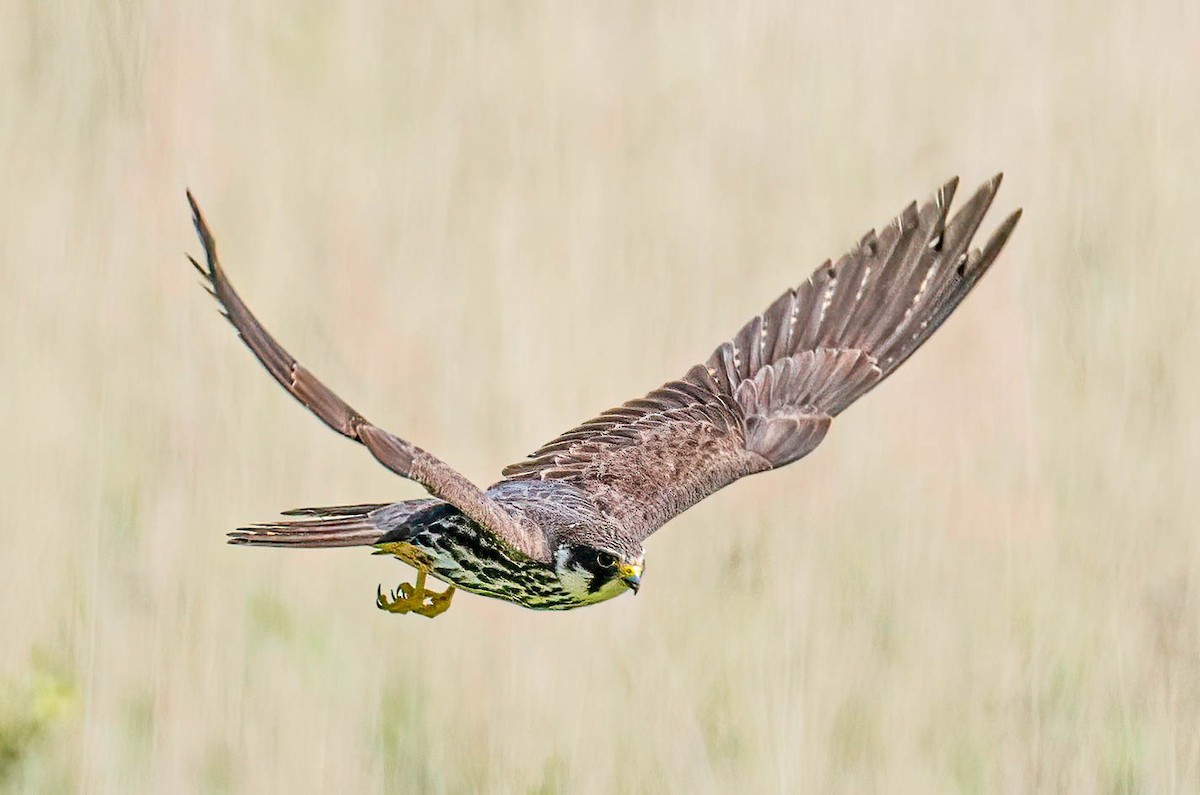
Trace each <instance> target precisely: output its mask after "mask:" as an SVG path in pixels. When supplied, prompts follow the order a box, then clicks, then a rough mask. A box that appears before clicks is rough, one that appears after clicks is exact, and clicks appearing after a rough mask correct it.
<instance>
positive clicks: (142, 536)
mask: <svg viewBox="0 0 1200 795" xmlns="http://www.w3.org/2000/svg"><path fill="white" fill-rule="evenodd" d="M807 5H808V6H810V7H808V8H801V7H798V6H797V4H793V3H783V2H763V3H755V4H752V5H750V6H746V5H743V4H733V3H705V4H673V3H654V4H647V3H596V4H592V5H591V6H590V7H589V6H583V5H577V4H561V3H553V4H551V3H547V4H544V5H524V4H523V5H519V6H518V5H509V4H492V3H480V4H478V5H467V4H463V3H445V4H443V3H439V4H428V5H425V6H421V7H416V6H409V5H408V4H399V3H391V2H374V3H347V4H338V5H335V4H323V3H315V2H304V3H258V4H243V3H225V2H209V3H205V4H199V3H195V4H193V3H187V4H182V3H181V4H178V6H179V7H176V8H162V7H158V6H156V5H155V4H152V3H147V2H138V0H126V1H125V2H119V3H118V2H110V3H79V2H60V3H50V2H35V1H34V0H10V2H6V3H4V4H0V162H2V163H3V167H2V169H0V173H2V178H0V180H2V181H0V185H2V187H0V217H2V218H3V221H0V285H2V287H3V289H2V290H0V302H2V303H0V310H2V311H0V332H2V333H0V365H2V372H3V373H4V383H5V385H4V387H3V389H2V391H0V396H2V398H3V409H4V410H3V411H2V412H0V439H3V440H4V446H5V455H4V456H3V457H2V458H0V480H2V482H3V483H4V484H5V488H4V495H5V501H4V502H5V511H4V513H5V517H4V520H3V522H4V524H3V530H2V532H3V536H2V550H3V553H2V555H0V583H3V586H2V588H3V599H2V600H0V630H2V635H3V640H2V641H0V788H2V787H5V786H8V787H13V788H16V789H17V790H26V791H34V792H50V791H64V790H67V789H79V790H84V791H97V792H101V791H103V792H135V791H143V792H169V791H181V790H190V791H205V792H216V791H222V790H228V791H237V792H253V791H292V792H295V791H310V792H316V791H343V792H349V791H364V790H370V791H380V790H386V791H391V792H398V791H432V792H460V791H470V790H477V791H490V792H505V791H510V792H526V791H536V792H555V791H572V792H610V791H622V792H661V791H664V790H676V791H697V790H699V791H705V790H707V791H729V790H731V789H734V788H738V789H742V790H749V791H823V792H827V791H873V790H881V791H891V792H919V791H925V792H929V791H964V792H997V791H1000V792H1013V791H1046V792H1055V791H1063V792H1134V791H1144V792H1169V791H1197V790H1200V664H1198V660H1200V547H1198V545H1197V542H1196V536H1197V520H1196V515H1197V509H1198V508H1200V504H1198V502H1200V498H1198V496H1197V494H1198V490H1197V482H1196V481H1197V472H1200V429H1198V428H1197V423H1196V421H1195V414H1196V410H1197V403H1196V397H1195V394H1196V391H1197V387H1198V386H1200V383H1198V382H1197V377H1196V375H1195V371H1196V363H1197V361H1198V358H1197V340H1198V339H1200V298H1198V296H1200V267H1198V263H1197V261H1196V260H1197V254H1196V251H1195V246H1194V244H1193V243H1192V236H1193V234H1192V233H1193V232H1194V229H1193V227H1192V226H1191V225H1192V224H1193V223H1195V219H1196V218H1197V217H1198V215H1200V190H1198V187H1197V180H1196V177H1197V174H1200V143H1198V141H1200V139H1198V137H1197V133H1196V131H1197V129H1200V92H1197V91H1196V86H1197V85H1198V84H1200V49H1198V48H1197V42H1198V41H1200V10H1198V8H1200V7H1198V6H1197V5H1196V4H1194V3H1191V4H1185V3H1169V2H1159V3H1154V4H1150V5H1148V6H1146V7H1143V8H1140V9H1137V10H1135V6H1134V4H1130V3H1107V4H1106V3H1095V2H1090V1H1089V2H1084V0H1071V2H1065V3H1052V4H1046V3H1041V2H1024V3H1020V4H1000V5H997V7H994V8H988V7H984V6H982V5H981V4H979V3H976V2H962V3H959V4H957V5H955V6H952V7H943V4H940V3H933V2H917V3H874V4H867V3H834V2H826V3H820V4H816V3H810V4H807ZM1000 168H1003V169H1004V170H1006V171H1007V172H1008V180H1007V182H1006V184H1005V187H1004V189H1003V190H1002V193H1001V199H1000V202H999V204H1000V209H1002V210H1006V209H1008V208H1010V207H1013V206H1017V205H1023V206H1025V208H1026V215H1025V219H1024V220H1023V221H1022V224H1021V226H1020V228H1019V229H1018V231H1017V234H1016V236H1015V238H1014V240H1013V242H1012V244H1011V245H1010V248H1009V250H1008V251H1007V253H1006V254H1005V255H1004V256H1003V258H1002V260H1001V262H1000V264H999V267H998V268H997V271H996V272H995V274H994V275H992V276H990V277H989V278H988V279H987V280H986V281H985V283H984V284H983V285H982V287H981V289H980V290H979V291H978V293H977V294H976V295H975V296H973V297H972V298H971V299H970V300H969V301H968V302H967V303H966V305H965V306H964V308H963V309H962V311H960V312H959V314H958V315H957V316H956V317H955V319H954V320H953V321H951V323H950V324H949V326H948V327H947V329H946V330H945V331H944V332H943V333H941V334H939V336H938V337H937V338H936V341H935V342H933V343H932V344H931V345H930V346H929V347H928V348H927V349H926V350H924V351H922V353H921V354H920V355H918V356H917V357H916V358H915V359H914V360H913V362H912V363H911V364H910V365H908V366H906V367H905V369H904V370H903V371H902V372H901V374H900V375H898V376H897V377H896V378H895V379H893V380H892V381H891V382H889V383H888V384H887V385H886V386H885V387H884V388H882V389H880V390H879V391H877V392H875V393H874V394H872V395H871V396H870V398H869V399H867V400H866V401H864V402H863V403H862V404H861V405H859V406H857V407H856V408H854V409H853V410H852V411H850V412H849V413H848V415H847V416H846V417H845V418H844V419H843V420H841V421H839V423H838V424H837V427H836V429H835V430H834V431H833V433H832V434H831V435H830V438H829V439H828V441H827V442H826V443H825V445H824V446H822V448H821V449H820V450H819V451H818V452H817V453H816V454H815V455H813V456H812V457H811V458H810V459H808V460H806V461H804V462H802V463H801V464H799V465H796V466H794V467H791V468H789V469H786V470H784V471H782V472H777V473H772V474H769V475H764V476H760V477H758V478H753V479H751V480H749V481H747V482H744V483H741V484H739V485H738V486H736V487H735V488H732V489H730V490H728V491H726V492H723V493H722V494H720V495H719V496H718V497H716V498H714V499H711V500H709V501H707V502H705V503H704V504H702V505H701V506H699V507H697V508H696V509H694V510H693V511H691V512H689V513H688V514H687V515H685V516H684V517H683V518H681V519H679V520H677V521H676V522H675V523H674V524H673V525H671V526H670V528H669V529H668V530H666V531H665V532H663V533H661V534H660V535H659V536H657V537H655V539H654V540H653V543H652V544H651V547H650V556H649V557H650V569H649V575H648V579H647V581H646V587H645V588H644V589H643V593H642V595H640V596H639V597H638V598H637V599H632V598H625V599H621V600H618V601H617V602H614V603H610V604H608V605H605V606H601V607H597V608H592V609H589V610H583V611H578V612H575V613H570V614H565V615H541V614H534V613H528V612H523V611H521V610H518V609H516V608H513V607H510V606H506V605H503V604H500V603H495V602H489V601H487V600H483V599H477V598H469V597H463V598H461V599H460V600H459V601H458V603H457V604H456V606H455V609H454V610H453V611H452V612H451V613H449V614H448V615H447V616H445V617H443V618H442V619H439V620H438V621H436V622H432V623H430V622H426V621H423V620H420V619H415V618H414V619H406V618H397V617H392V616H385V615H382V614H380V613H378V612H377V611H375V610H374V609H373V607H372V605H371V600H372V595H373V592H374V588H375V584H376V582H379V581H382V582H384V583H387V584H389V585H390V584H394V582H395V581H396V580H397V579H398V578H400V577H403V576H404V575H405V573H406V572H405V571H403V570H402V569H401V567H399V566H396V565H395V564H393V563H390V562H387V561H383V560H381V559H379V558H374V559H373V558H370V557H368V556H366V555H365V554H362V553H361V552H357V551H347V552H330V553H308V554H306V553H280V552H258V551H247V550H242V549H233V548H228V547H226V546H224V545H223V544H222V533H223V532H224V531H225V530H227V529H229V528H231V527H232V526H234V525H235V524H237V523H239V522H243V521H247V520H254V519H262V518H267V517H269V516H271V515H273V512H274V511H275V510H277V509H281V508H289V507H294V506H297V505H311V504H326V503H336V502H339V501H355V502H356V501H362V500H386V499H391V498H404V497H411V496H416V495H417V494H418V493H419V491H418V489H417V488H416V487H414V486H413V485H411V484H406V483H404V482H401V481H398V480H395V479H393V478H390V477H389V476H388V475H387V473H385V472H383V471H382V470H380V469H379V468H378V467H376V466H375V465H374V464H373V463H372V462H371V461H370V460H369V457H368V456H367V455H365V454H364V453H363V452H362V451H361V450H358V449H355V448H354V447H353V446H351V445H349V444H347V443H344V442H343V441H341V440H339V439H338V438H337V437H336V436H335V435H334V434H332V433H329V432H328V431H325V430H323V429H321V428H320V427H319V426H318V424H317V422H316V421H315V420H313V419H312V418H311V417H309V416H307V415H306V414H305V413H304V412H303V411H302V410H301V409H299V408H298V407H297V406H295V405H293V404H292V402H291V401H290V400H288V399H287V397H286V396H284V395H283V394H282V393H281V392H280V391H279V390H278V389H277V388H276V387H275V386H274V385H273V384H271V383H270V381H269V379H268V378H266V377H265V376H264V374H263V373H262V372H261V371H260V370H259V369H258V367H257V365H255V364H254V363H253V362H252V360H251V359H250V357H249V355H248V354H247V353H246V352H245V351H244V350H243V349H242V348H241V347H240V346H239V345H238V343H237V342H236V340H235V339H234V338H233V336H232V334H231V333H230V332H229V329H228V328H226V327H225V326H224V325H223V323H222V322H221V321H220V319H219V318H218V317H217V315H216V313H215V311H214V309H213V306H212V305H211V303H210V302H209V301H208V300H207V299H206V298H205V297H204V295H203V293H202V292H201V291H200V289H199V288H198V287H197V286H196V284H195V281H196V280H195V279H194V277H193V274H192V273H191V272H190V269H189V268H188V267H187V266H186V264H185V262H184V259H183V257H182V252H183V250H185V249H190V250H192V251H195V250H196V243H195V242H194V239H193V237H192V234H191V231H190V229H189V227H188V216H187V211H186V205H185V203H184V200H183V190H184V187H185V186H191V187H192V188H193V190H195V191H196V192H197V194H198V196H199V197H200V199H201V200H202V202H203V203H204V205H205V207H206V209H207V211H208V214H209V216H210V220H211V221H212V223H213V225H214V227H215V230H216V232H217V234H218V237H219V238H220V240H221V243H222V247H223V253H224V256H225V260H226V263H227V266H228V268H229V270H230V272H231V275H232V276H233V278H234V280H235V282H236V283H237V284H238V285H239V287H240V288H241V290H242V291H243V293H244V294H245V295H246V297H247V300H248V301H249V302H250V304H251V305H252V306H254V307H255V308H256V309H258V311H259V313H260V315H261V316H262V317H263V319H264V321H265V322H266V324H267V325H268V327H270V328H272V329H274V330H275V331H276V332H277V333H278V335H279V336H280V337H281V339H282V340H283V341H284V342H285V343H286V344H287V345H288V346H289V347H290V348H291V349H292V350H293V351H295V352H296V353H297V354H298V355H299V356H301V358H302V359H303V360H304V361H305V362H306V363H307V364H308V365H309V366H310V367H311V368H312V369H313V370H315V371H316V372H318V373H319V374H321V375H322V376H323V377H325V378H326V379H327V380H328V381H329V382H330V383H331V384H333V385H334V386H335V387H336V388H338V389H339V391H341V392H342V393H343V394H345V395H346V396H348V397H349V398H350V400H351V401H352V402H353V403H354V405H356V406H357V407H359V408H360V409H362V410H363V411H364V412H366V413H367V414H368V415H369V416H372V417H373V418H376V419H377V420H379V421H380V422H381V423H382V424H384V425H385V426H388V427H391V428H394V429H396V430H397V431H400V432H402V433H403V434H404V435H405V436H408V437H409V438H411V439H413V440H414V441H416V442H417V443H419V444H422V445H425V446H427V447H429V448H430V449H432V450H434V451H436V452H438V453H439V454H441V455H443V456H444V457H445V458H446V459H447V460H448V461H450V462H452V463H454V464H456V465H459V466H461V467H462V468H464V470H465V471H466V472H468V473H469V474H470V475H472V476H473V477H475V478H477V479H478V480H480V481H487V480H488V478H489V476H491V475H492V474H494V473H495V472H497V471H498V469H499V468H500V466H502V465H503V464H505V463H507V462H509V461H511V460H515V459H516V458H518V457H519V456H520V455H522V454H524V453H526V452H528V451H529V450H530V449H531V448H532V447H533V446H534V445H535V444H536V443H538V442H541V441H543V440H544V439H546V438H547V437H549V436H552V435H553V434H554V433H556V432H557V431H559V430H561V429H562V428H564V427H566V426H567V425H569V424H571V423H573V422H575V421H577V420H580V419H582V418H584V417H585V416H588V415H590V414H592V413H594V412H595V411H597V410H599V409H602V408H605V407H607V406H609V405H611V404H613V403H616V402H619V401H620V400H623V399H625V398H627V397H630V396H633V395H635V394H639V393H641V392H643V391H645V390H646V389H647V388H649V387H652V386H654V385H657V384H658V383H661V382H662V381H663V380H664V379H666V378H668V377H670V376H673V375H675V374H677V373H679V372H682V370H683V369H684V368H685V367H686V366H687V365H689V364H691V363H692V362H694V361H696V360H697V359H699V358H701V357H702V356H704V355H706V354H707V353H708V351H709V349H710V347H711V345H712V344H714V343H716V342H717V341H719V340H720V339H722V338H724V337H725V336H727V335H728V334H729V333H731V332H732V331H733V330H734V329H736V328H737V327H738V325H739V324H740V323H741V322H742V321H743V320H744V319H745V318H746V317H748V316H749V315H750V314H752V313H753V312H755V311H757V310H759V309H760V308H762V307H763V306H765V304H766V303H767V301H769V300H770V299H771V298H772V297H774V296H775V295H776V294H778V292H779V291H780V290H781V289H783V287H784V286H785V285H787V284H789V283H795V282H797V281H799V280H800V279H801V278H803V277H804V276H806V275H807V273H808V272H809V271H810V269H811V268H812V267H814V266H815V265H816V264H817V263H818V262H820V260H822V259H823V258H824V257H826V256H830V255H834V254H837V253H839V252H840V251H842V250H844V249H845V248H846V247H847V246H848V245H849V244H850V243H851V242H852V241H854V240H856V239H857V237H858V235H859V234H860V233H861V232H863V231H864V230H865V229H866V227H867V226H869V225H871V224H881V223H883V222H884V221H885V220H886V219H887V218H888V216H889V215H890V214H891V213H893V212H895V211H896V210H898V209H899V208H900V206H901V205H902V204H903V203H904V202H905V201H907V200H908V199H909V198H912V197H919V196H922V195H924V194H925V193H927V192H928V191H929V190H931V189H932V188H933V187H934V186H935V185H936V184H937V183H938V182H939V181H940V180H942V179H943V178H945V177H946V176H948V175H949V174H952V173H956V172H961V173H962V174H963V177H964V179H965V180H966V181H967V182H968V183H972V184H973V183H975V182H977V181H979V180H981V179H983V178H985V177H987V176H989V175H990V173H991V172H992V171H993V170H996V169H1000Z"/></svg>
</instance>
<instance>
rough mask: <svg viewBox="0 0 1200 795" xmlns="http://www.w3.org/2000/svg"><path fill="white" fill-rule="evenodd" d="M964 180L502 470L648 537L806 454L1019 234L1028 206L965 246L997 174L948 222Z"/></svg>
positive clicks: (988, 202) (912, 348)
mask: <svg viewBox="0 0 1200 795" xmlns="http://www.w3.org/2000/svg"><path fill="white" fill-rule="evenodd" d="M957 186H958V180H957V179H952V180H950V181H949V182H947V183H946V184H945V185H943V186H942V187H941V188H940V189H939V190H938V191H937V192H936V193H935V194H934V195H933V196H932V197H931V198H930V199H929V200H928V201H926V202H925V203H924V204H922V205H918V204H916V203H915V202H914V203H911V204H909V205H908V206H907V207H905V208H904V210H902V211H901V213H900V215H899V216H897V217H896V219H895V220H894V221H893V222H892V223H891V224H889V225H888V226H886V227H885V228H884V229H883V231H882V232H880V233H878V234H876V233H875V232H874V231H872V232H868V233H867V234H866V235H864V236H863V237H862V238H861V239H860V241H859V243H858V245H856V246H855V247H854V248H853V249H851V250H850V251H849V252H848V253H846V254H845V255H844V256H842V257H841V258H839V259H838V260H837V261H836V263H831V262H830V261H828V260H827V261H826V262H825V263H824V264H823V265H821V267H819V268H817V270H816V271H814V272H813V274H812V275H811V276H810V277H809V278H808V279H807V280H806V281H805V282H803V283H801V284H800V286H799V287H797V288H795V289H793V290H788V291H786V292H784V293H783V294H782V295H780V296H779V297H778V298H776V299H775V300H774V301H773V302H772V303H771V304H770V306H768V307H767V308H766V310H765V311H764V312H763V313H762V314H761V315H758V316H756V317H754V318H752V319H751V320H750V321H749V322H748V323H746V324H745V325H743V326H742V328H741V329H739V330H738V332H737V333H736V334H734V335H733V337H732V338H731V339H730V340H729V341H728V342H724V343H721V344H720V345H718V346H717V348H716V350H714V351H713V353H712V355H711V356H710V357H709V358H708V360H707V361H706V362H705V363H704V364H703V365H696V366H694V367H692V368H691V369H690V370H688V372H687V373H686V374H685V375H684V377H683V378H681V379H679V380H677V381H671V382H668V383H667V384H664V385H663V386H662V387H659V388H658V389H656V390H654V391H652V392H651V393H650V394H648V395H647V396H646V397H644V398H638V399H635V400H631V401H629V402H628V403H625V404H624V405H622V406H619V407H617V408H614V409H609V410H607V411H605V412H602V413H601V414H600V415H599V416H598V417H597V418H595V419H592V420H589V421H587V422H585V423H583V424H582V425H579V426H577V427H576V428H573V429H572V430H570V431H567V432H566V433H564V434H562V435H561V436H558V437H557V438H555V439H553V440H551V441H550V442H548V443H547V444H545V445H543V446H542V447H540V448H539V449H538V450H536V451H535V452H534V453H532V454H531V455H530V456H529V458H527V459H526V460H525V461H522V462H519V463H517V464H513V465H512V466H510V467H508V468H506V469H505V470H504V475H505V478H506V479H507V480H521V479H562V480H567V481H570V482H571V483H573V484H574V485H576V486H579V487H581V488H582V489H584V490H585V491H586V492H587V493H588V494H589V495H590V496H591V498H592V500H593V502H594V503H595V504H596V506H597V507H598V508H599V509H600V510H602V511H603V512H605V513H606V514H608V515H609V516H610V517H612V518H613V519H615V520H616V521H618V522H619V523H621V524H622V525H623V526H624V528H625V530H626V532H628V533H629V534H630V535H632V536H634V537H636V538H639V539H640V538H645V537H646V536H648V535H649V534H650V533H652V532H654V530H656V529H657V528H658V527H659V526H661V525H662V524H663V523H664V522H666V521H668V520H669V519H671V518H672V517H673V516H675V515H677V514H678V513H680V512H681V511H684V510H686V509H687V508H689V507H690V506H691V505H693V504H695V503H696V502H698V501H699V500H701V499H703V498H704V497H706V496H708V495H709V494H711V493H713V492H714V491H716V490H718V489H720V488H722V487H724V486H726V485H728V484H729V483H731V482H733V481H734V480H737V479H738V478H740V477H744V476H746V475H749V474H753V473H755V472H761V471H763V470H765V469H771V468H775V467H780V466H784V465H786V464H789V463H791V462H792V461H795V460H797V459H799V458H802V457H803V456H805V455H807V454H808V453H809V452H811V451H812V450H813V449H814V448H815V447H817V445H819V444H820V443H821V440H822V439H824V437H825V434H826V432H827V431H828V430H829V426H830V424H831V422H832V420H833V418H834V417H836V416H837V415H838V414H840V413H841V412H842V411H844V410H845V409H846V408H847V407H848V406H849V405H850V404H851V403H853V402H854V401H855V400H857V399H858V398H859V397H861V396H862V395H864V394H865V393H867V392H868V391H870V390H871V389H872V388H874V387H875V386H876V385H877V384H879V383H880V382H881V381H882V380H883V379H884V378H886V377H887V376H888V375H889V374H890V373H891V372H893V371H894V370H895V369H896V367H898V366H899V365H900V364H901V363H902V362H903V361H904V360H905V359H907V358H908V356H910V355H912V353H913V352H914V351H915V350H916V349H917V348H919V347H920V346H921V344H923V343H924V342H925V340H926V339H928V338H929V336H930V335H931V334H932V333H933V331H934V330H936V329H937V327H938V326H939V325H941V323H942V322H943V321H945V319H946V318H947V317H948V316H949V314H950V313H951V312H952V311H953V310H954V309H955V307H957V306H958V304H959V303H960V302H961V301H962V299H963V298H965V297H966V295H967V293H968V292H970V290H971V288H973V287H974V286H975V284H977V283H978V281H979V279H980V278H981V277H982V276H983V274H984V273H985V272H986V271H987V269H988V268H989V267H990V265H991V264H992V262H993V261H994V260H995V258H996V256H997V254H999V252H1000V249H1001V248H1003V246H1004V244H1005V242H1006V241H1007V240H1008V237H1009V235H1011V233H1012V230H1013V227H1014V226H1015V225H1016V222H1017V220H1018V219H1019V218H1020V211H1019V210H1018V211H1016V212H1015V213H1013V214H1012V215H1010V216H1009V217H1008V218H1007V219H1005V221H1004V222H1003V223H1002V224H1001V225H1000V227H999V229H998V230H997V231H996V232H995V233H994V234H993V235H992V237H991V238H990V239H989V240H988V242H987V243H986V244H985V245H984V247H983V249H982V250H975V251H974V252H972V253H969V254H968V253H966V252H967V251H968V248H969V246H970V243H971V239H972V237H973V236H974V234H975V232H976V231H977V230H978V228H979V225H980V223H981V222H982V220H983V217H984V215H985V214H986V212H987V210H988V208H989V207H990V205H991V203H992V199H993V198H994V196H995V194H996V191H997V189H998V188H999V187H1000V175H997V176H996V177H994V178H993V179H991V180H989V181H988V182H986V183H985V184H984V185H983V186H981V187H980V188H979V189H978V190H977V191H976V192H975V194H974V195H973V196H972V197H971V198H970V199H968V200H967V202H966V203H965V204H964V205H963V207H962V209H960V210H959V211H958V212H957V213H956V214H955V215H954V216H953V217H952V218H951V219H950V220H949V221H947V214H948V212H949V209H950V205H951V202H952V201H953V198H954V193H955V190H956V188H957Z"/></svg>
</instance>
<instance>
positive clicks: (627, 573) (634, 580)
mask: <svg viewBox="0 0 1200 795" xmlns="http://www.w3.org/2000/svg"><path fill="white" fill-rule="evenodd" d="M617 574H618V575H620V577H621V582H623V583H625V585H626V587H627V588H629V590H631V591H633V592H634V593H635V594H636V593H637V592H638V586H639V585H641V582H642V567H641V566H639V565H637V564H635V563H622V564H621V567H620V568H619V569H617Z"/></svg>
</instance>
